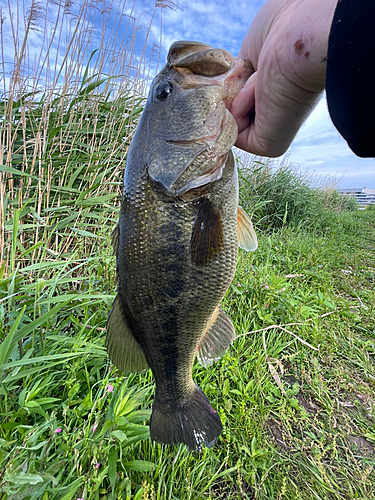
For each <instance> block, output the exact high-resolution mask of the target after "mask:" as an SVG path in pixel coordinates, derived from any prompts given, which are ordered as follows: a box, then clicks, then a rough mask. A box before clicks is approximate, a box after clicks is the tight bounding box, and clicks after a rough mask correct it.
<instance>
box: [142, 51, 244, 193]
mask: <svg viewBox="0 0 375 500" xmlns="http://www.w3.org/2000/svg"><path fill="white" fill-rule="evenodd" d="M250 74H251V68H250V65H249V64H246V62H245V61H243V60H242V59H235V58H234V57H233V56H232V55H231V54H230V53H229V52H228V51H226V50H223V49H214V48H213V47H211V46H209V45H206V44H203V43H199V42H175V43H174V44H173V45H172V46H171V48H170V50H169V53H168V57H167V64H166V65H165V67H164V68H163V69H162V71H161V72H160V73H159V74H158V75H157V76H156V77H155V79H154V81H153V83H152V85H151V89H150V92H149V96H148V99H147V103H146V106H145V110H144V116H143V120H145V121H143V120H142V123H143V126H144V124H145V123H146V127H145V130H146V136H147V139H148V140H147V142H146V149H147V153H146V164H147V168H148V175H149V177H150V178H151V179H152V181H154V182H155V183H157V184H158V186H159V187H160V188H162V190H163V191H164V193H165V194H166V195H167V196H170V197H184V196H186V194H187V193H190V194H191V193H194V195H193V198H194V197H199V196H200V195H201V194H202V193H203V192H205V190H206V191H207V189H209V186H210V185H212V183H214V182H215V181H217V180H219V179H220V178H221V177H222V175H223V170H224V167H225V164H226V161H227V158H228V153H229V151H230V149H231V147H232V146H233V144H234V143H235V141H236V139H237V134H238V130H237V124H236V122H235V120H234V118H233V116H232V115H231V113H230V111H229V109H230V106H231V103H232V101H233V99H234V97H235V96H236V95H237V93H238V92H239V91H240V89H241V88H242V87H243V85H244V83H245V82H246V80H247V78H248V77H249V75H250ZM190 197H191V196H190Z"/></svg>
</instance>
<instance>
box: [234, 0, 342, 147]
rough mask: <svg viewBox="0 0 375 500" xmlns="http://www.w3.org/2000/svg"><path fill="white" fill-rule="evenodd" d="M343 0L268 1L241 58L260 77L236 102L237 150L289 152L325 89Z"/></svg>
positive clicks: (255, 77) (251, 81) (249, 82)
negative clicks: (337, 10) (336, 12)
mask: <svg viewBox="0 0 375 500" xmlns="http://www.w3.org/2000/svg"><path fill="white" fill-rule="evenodd" d="M336 4H337V0H268V1H267V2H266V3H265V4H264V5H263V7H262V8H261V9H260V11H259V12H258V14H257V15H256V17H255V19H254V21H253V23H252V24H251V26H250V29H249V31H248V33H247V35H246V37H245V39H244V42H243V44H242V47H241V50H240V53H239V57H241V58H243V59H248V60H250V62H251V64H252V66H253V68H254V73H253V74H252V75H251V76H250V78H249V79H248V80H247V82H246V84H245V86H244V87H243V89H242V90H241V91H240V92H239V94H238V95H237V97H236V98H235V99H234V101H233V104H232V107H231V113H232V114H233V116H234V118H235V119H236V122H237V125H238V132H239V135H238V139H237V142H236V146H237V147H239V148H241V149H243V150H245V151H249V152H251V153H253V154H256V155H259V156H268V157H276V156H280V155H282V154H284V153H285V151H286V150H287V149H288V147H289V145H290V144H291V142H292V141H293V138H294V136H295V135H296V133H297V132H298V129H299V128H300V126H301V125H302V123H303V122H304V121H305V119H306V118H307V116H308V115H309V113H310V112H311V110H312V109H313V108H314V107H315V105H316V104H317V102H318V101H319V98H320V96H321V93H322V91H323V90H324V82H325V73H326V62H327V50H328V36H329V32H330V27H331V23H332V18H333V14H334V10H335V7H336Z"/></svg>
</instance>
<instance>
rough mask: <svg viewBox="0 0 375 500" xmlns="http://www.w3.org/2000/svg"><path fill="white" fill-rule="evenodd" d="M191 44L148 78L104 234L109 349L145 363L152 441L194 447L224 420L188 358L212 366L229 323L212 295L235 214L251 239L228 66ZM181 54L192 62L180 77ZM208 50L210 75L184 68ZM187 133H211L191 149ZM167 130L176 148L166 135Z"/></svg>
mask: <svg viewBox="0 0 375 500" xmlns="http://www.w3.org/2000/svg"><path fill="white" fill-rule="evenodd" d="M194 43H195V42H179V44H180V45H178V46H175V47H174V46H172V48H171V51H172V50H173V51H174V52H173V54H174V55H173V60H174V62H173V66H174V67H173V69H172V68H171V65H170V64H169V63H167V66H166V67H165V68H164V69H163V70H162V71H161V73H160V74H159V75H158V76H157V77H156V78H155V80H154V82H153V84H152V87H151V90H150V94H149V97H148V100H147V103H146V106H145V109H144V111H143V114H142V117H141V119H140V122H139V124H138V126H137V130H136V132H135V135H134V137H133V140H132V143H131V146H130V148H129V151H128V157H127V164H126V170H125V176H124V190H123V198H122V203H121V212H120V220H119V225H118V229H117V230H116V232H115V235H114V239H113V241H114V243H115V253H116V262H117V275H118V293H117V296H116V299H115V301H114V304H113V307H112V311H111V313H110V316H109V319H108V323H107V350H108V353H109V356H110V358H111V359H112V361H113V363H114V364H115V365H116V366H117V367H118V368H119V369H121V370H124V371H125V372H130V371H142V370H143V369H145V368H147V367H150V368H151V370H152V373H153V376H154V378H155V384H156V389H155V398H154V403H153V411H152V415H151V420H150V433H151V437H152V439H154V440H155V441H158V442H161V443H165V444H178V443H185V444H186V445H187V446H188V447H189V448H190V449H194V450H196V451H199V450H200V449H201V447H202V444H205V445H206V446H212V445H213V444H214V443H215V441H216V439H217V437H218V436H219V435H220V432H221V429H222V426H221V422H220V418H219V416H218V414H217V412H216V410H214V409H213V408H212V406H211V405H210V402H209V401H208V399H207V397H206V396H205V394H204V393H203V392H202V391H201V389H199V387H198V386H197V385H196V384H195V383H194V381H193V378H192V369H193V363H194V359H195V356H196V354H197V353H198V359H199V361H200V362H201V363H202V364H204V365H207V364H210V363H211V362H213V361H215V360H216V359H218V358H220V357H221V356H222V355H223V353H224V352H225V350H226V348H227V347H229V345H230V344H231V342H232V341H233V339H234V328H233V325H232V323H231V321H230V320H229V318H228V317H227V316H226V315H225V313H224V311H223V310H222V309H221V307H220V301H221V300H222V298H223V296H224V294H225V293H226V290H227V289H228V287H229V285H230V283H231V281H232V279H233V276H234V273H235V268H236V263H237V253H238V246H239V244H241V241H239V236H238V234H239V233H238V220H241V221H242V222H241V224H242V225H243V226H244V228H243V230H242V231H241V234H242V236H241V238H242V239H243V240H244V242H242V246H244V247H245V248H247V249H255V247H256V236H255V233H254V231H253V229H252V225H251V221H250V220H249V219H248V218H247V216H246V214H244V213H243V211H242V212H241V214H242V215H241V217H240V219H239V210H240V209H239V207H238V180H237V171H236V167H235V162H234V159H233V155H232V153H231V151H230V148H231V146H232V145H233V142H234V140H235V137H236V130H237V129H236V124H235V121H234V119H233V117H232V116H231V115H230V114H229V112H228V111H227V110H226V108H225V105H224V100H225V99H228V90H227V89H226V88H225V85H224V83H225V74H227V73H228V68H227V66H228V65H229V62H228V61H232V62H231V64H232V66H231V70H230V71H229V73H228V75H230V76H231V75H232V73H233V71H235V70H236V64H237V63H236V62H235V60H234V58H233V57H232V56H230V54H229V53H227V52H226V51H220V50H218V51H214V52H212V51H211V52H210V55H209V56H207V62H205V60H204V58H205V57H206V56H205V55H204V54H205V51H201V52H200V53H199V55H197V56H196V57H195V56H194V57H192V54H194V50H193V49H194ZM184 44H185V45H184ZM186 44H190V45H191V46H190V45H189V46H187V45H186ZM199 48H200V49H202V44H200V45H199ZM179 50H181V54H185V55H186V54H187V55H186V57H189V58H190V59H188V60H185V63H184V65H183V73H182V76H181V75H180V74H179V73H178V71H177V70H178V63H179V59H178V51H179ZM221 52H225V54H222V57H219V55H220V54H221ZM213 54H216V57H217V61H216V62H215V65H214V66H213V68H208V69H207V71H206V70H204V72H205V73H207V74H209V75H211V76H210V78H208V77H207V76H203V77H202V76H200V75H197V76H196V75H194V74H193V73H192V71H190V70H189V65H190V62H189V61H192V69H193V70H194V71H197V68H198V69H199V70H200V71H201V68H206V65H207V64H208V65H209V64H212V59H213V57H214V55H213ZM184 57H185V56H182V55H181V61H182V60H183V58H184ZM200 58H203V60H202V61H200ZM224 63H225V64H224ZM181 64H182V62H181ZM223 65H227V66H225V68H224V69H223ZM189 71H190V73H189ZM217 72H219V73H220V75H219V76H220V78H218V80H216V79H215V78H216V77H217V76H215V75H216V73H217ZM224 73H225V74H224ZM212 75H213V77H215V78H213V77H212ZM186 78H188V84H189V88H188V89H184V82H185V79H186ZM194 78H196V83H195V85H196V87H195V88H196V92H195V93H196V94H197V95H198V96H199V99H198V101H194V88H193V87H192V82H195V80H194ZM158 89H160V97H159V94H158V92H159V90H158ZM202 96H204V98H203V97H202ZM164 101H165V102H164ZM179 111H180V113H179ZM166 117H168V119H166ZM172 118H173V120H172ZM176 120H177V121H178V120H179V121H180V123H175V122H176ZM215 120H219V121H218V122H217V125H216V126H213V125H214V122H215ZM206 123H209V126H208V128H207V127H206V125H205V124H206ZM154 130H155V131H156V133H155V134H153V133H152V132H153V131H154ZM197 130H202V131H204V130H206V131H207V130H209V135H208V136H207V137H206V138H204V137H202V138H201V139H199V141H200V145H199V147H198V148H197V142H196V141H197ZM212 130H214V131H215V133H212ZM202 133H203V132H202ZM177 136H178V141H182V142H183V146H182V145H181V143H179V142H178V141H177V142H173V141H174V140H176V137H177ZM173 138H174V139H173ZM172 139H173V140H172ZM197 151H199V153H197ZM171 158H172V160H171ZM177 160H178V161H177ZM176 161H177V163H176V164H175V162H176ZM210 172H213V174H212V175H211V174H210ZM215 172H217V173H215ZM184 186H187V187H186V188H185V187H184ZM250 247H251V248H250Z"/></svg>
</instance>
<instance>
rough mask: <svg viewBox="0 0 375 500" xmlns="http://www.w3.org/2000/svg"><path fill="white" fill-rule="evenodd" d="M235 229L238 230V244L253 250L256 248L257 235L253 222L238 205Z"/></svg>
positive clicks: (245, 248)
mask: <svg viewBox="0 0 375 500" xmlns="http://www.w3.org/2000/svg"><path fill="white" fill-rule="evenodd" d="M237 231H238V245H239V246H240V247H241V248H243V249H244V250H247V251H248V252H249V251H250V252H253V251H254V250H256V249H257V248H258V240H257V235H256V234H255V231H254V228H253V223H252V222H251V220H250V217H249V216H248V215H247V213H246V212H245V210H244V209H243V208H241V207H238V211H237Z"/></svg>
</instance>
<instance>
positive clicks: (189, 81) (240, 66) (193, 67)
mask: <svg viewBox="0 0 375 500" xmlns="http://www.w3.org/2000/svg"><path fill="white" fill-rule="evenodd" d="M167 65H168V66H169V67H170V68H174V69H175V70H176V71H178V72H179V73H180V74H181V75H182V77H183V83H182V87H183V88H191V87H195V86H196V85H219V86H222V89H223V91H224V93H225V94H226V95H223V100H224V103H225V106H226V108H227V109H229V110H230V108H231V105H232V102H233V100H234V98H235V97H236V95H237V94H238V93H239V91H240V90H241V89H242V87H243V86H244V85H245V83H246V81H247V80H248V78H249V77H250V75H251V74H252V73H254V68H253V66H252V64H251V62H250V61H249V60H245V59H241V58H235V57H233V56H232V54H231V53H230V52H228V51H227V50H224V49H215V48H213V47H211V46H210V45H206V44H202V43H199V42H186V41H182V42H175V43H174V44H173V45H172V46H171V48H170V49H169V53H168V58H167Z"/></svg>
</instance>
